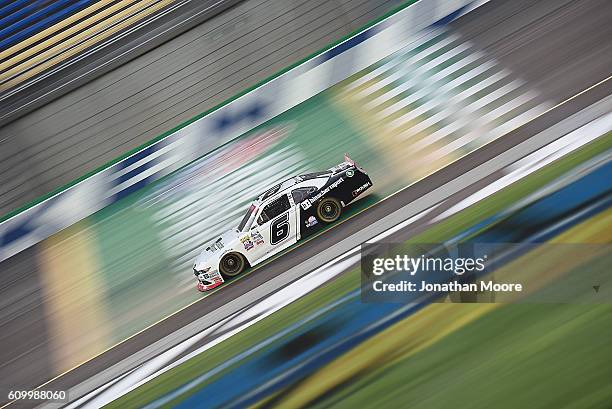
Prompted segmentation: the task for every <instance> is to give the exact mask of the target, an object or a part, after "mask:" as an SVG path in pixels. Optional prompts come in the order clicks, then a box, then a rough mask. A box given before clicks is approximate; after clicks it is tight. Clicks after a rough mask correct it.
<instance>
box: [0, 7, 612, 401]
mask: <svg viewBox="0 0 612 409" xmlns="http://www.w3.org/2000/svg"><path fill="white" fill-rule="evenodd" d="M610 21H612V5H611V3H610V2H609V1H605V0H578V1H566V0H563V1H559V0H544V1H534V0H520V1H513V2H505V1H502V0H493V1H469V0H453V1H446V0H420V1H408V2H403V1H399V0H397V1H382V0H365V1H363V0H330V1H324V0H309V1H280V0H278V1H276V0H263V1H260V0H242V1H240V0H221V1H208V0H205V1H195V0H99V1H89V0H80V1H72V0H33V1H27V0H16V1H2V0H0V101H1V103H0V126H1V128H0V214H1V215H2V216H3V217H2V218H0V274H1V278H0V343H1V344H0V345H2V348H0V379H1V380H2V381H0V391H1V392H2V394H5V390H6V391H8V390H12V389H20V390H28V389H32V388H34V387H37V386H40V385H42V384H45V383H46V382H49V381H51V383H49V384H48V387H55V388H56V389H59V388H63V389H70V391H71V392H72V393H73V394H72V397H73V399H72V400H73V406H72V407H79V406H91V407H99V406H102V405H103V404H106V403H109V402H111V401H114V400H115V399H117V398H120V399H122V400H119V401H114V405H116V406H117V407H140V406H144V405H146V404H152V406H153V407H157V406H162V405H165V404H171V405H172V406H174V405H183V406H184V407H193V406H196V405H198V404H201V403H202V402H206V406H209V407H216V406H223V407H230V406H235V407H243V406H245V405H256V406H262V407H265V406H286V407H298V406H317V405H318V406H322V407H323V406H325V407H327V406H349V405H351V406H356V405H357V406H359V407H361V406H377V407H380V406H381V405H385V404H386V405H387V406H390V407H398V406H406V405H407V404H408V403H410V405H411V406H422V407H441V406H443V405H444V406H446V405H449V404H454V403H457V404H459V405H460V406H467V407H491V406H492V405H495V406H507V407H517V405H521V406H528V407H536V406H538V407H572V406H575V407H587V406H588V407H606V404H607V402H610V401H611V400H612V389H611V388H610V387H609V381H607V380H609V379H612V372H611V370H610V368H609V365H607V362H609V361H610V358H611V357H612V349H611V347H610V345H612V342H611V341H612V332H611V331H610V326H609V325H608V324H609V322H610V319H611V318H612V310H611V309H610V304H609V303H610V301H611V298H610V297H609V292H608V291H610V290H609V289H610V284H612V283H611V282H610V281H609V280H610V276H609V272H608V274H606V273H605V271H606V268H605V266H606V265H608V261H609V260H608V259H609V257H610V252H609V245H610V243H611V241H612V236H611V233H610V232H611V231H612V230H611V229H610V224H611V213H610V209H609V207H610V199H611V197H612V196H611V195H610V182H609V181H610V180H612V178H611V177H610V176H611V172H610V163H609V161H610V155H611V153H612V151H611V148H612V137H611V134H610V130H612V119H611V117H610V107H611V106H612V102H611V100H610V98H609V95H610V91H611V88H610V83H609V81H608V79H609V76H610V71H611V69H610V67H612V41H611V39H612V26H611V25H610ZM523 143H525V144H527V143H529V144H531V145H529V146H532V145H533V146H532V147H531V148H529V149H530V150H529V151H527V150H525V149H526V148H525V149H522V150H521V151H520V153H516V154H515V153H512V152H514V150H513V149H512V148H513V147H518V146H519V145H521V144H523ZM536 145H537V146H536ZM521 146H523V145H521ZM524 146H527V145H524ZM345 152H349V153H350V155H351V157H353V158H354V159H356V160H357V162H358V163H359V164H360V165H362V166H363V167H364V168H365V169H367V170H368V172H369V173H370V175H371V177H372V180H373V181H374V184H375V190H374V192H373V194H371V195H370V196H368V197H367V198H366V199H364V200H363V201H360V202H358V204H357V205H356V206H355V207H354V208H352V209H350V210H349V214H347V216H351V220H350V221H348V222H346V223H343V224H342V225H340V226H338V228H335V227H334V228H332V229H331V231H329V232H327V233H326V234H325V235H322V236H321V237H317V238H315V239H314V240H313V241H311V242H309V243H307V244H305V245H304V246H301V247H299V248H296V249H294V250H293V251H291V252H289V253H288V254H286V255H285V256H284V257H283V259H284V260H277V261H274V262H272V263H270V264H269V265H266V266H264V267H262V268H261V269H260V270H258V271H257V272H254V273H255V274H249V275H246V276H245V277H244V278H241V279H239V280H237V281H236V282H235V283H234V282H232V283H228V284H227V285H226V286H224V288H222V289H221V291H218V292H215V293H212V294H207V295H202V294H199V293H197V292H196V291H195V288H194V279H193V274H192V271H191V262H192V260H193V258H194V257H195V255H197V254H198V252H199V251H200V250H201V247H202V244H203V243H205V242H207V241H209V240H210V239H212V238H214V237H216V235H218V234H219V233H220V232H221V231H223V230H226V229H227V228H228V227H230V226H232V225H234V224H237V220H238V219H239V218H240V217H241V215H242V212H243V211H244V209H245V208H246V204H247V203H248V202H249V201H250V200H251V199H252V198H253V197H254V196H256V195H257V194H258V193H260V192H261V191H262V190H264V189H265V187H266V186H268V185H271V184H274V183H275V182H277V181H279V180H282V179H284V178H287V177H290V176H293V175H295V174H299V173H303V172H310V171H316V170H322V169H326V168H328V167H330V166H333V165H335V164H336V163H338V162H339V161H340V160H341V158H342V155H343V154H344V153H345ZM505 152H506V153H505ZM516 152H518V150H517V151H516ZM510 153H512V155H513V156H512V159H511V160H509V159H502V157H504V158H505V156H504V155H506V154H510ZM528 154H531V156H530V155H528ZM488 162H491V163H495V164H496V168H495V169H493V170H489V171H487V172H486V173H484V172H477V174H478V176H474V175H473V173H470V171H472V170H475V169H477V168H478V167H479V166H480V165H483V164H485V163H488ZM478 169H479V168H478ZM461 178H464V179H466V181H467V182H466V186H465V187H464V188H462V189H460V190H458V191H451V188H449V187H447V188H445V189H442V193H440V195H441V196H439V197H437V199H435V200H433V199H432V200H433V201H431V203H429V204H428V206H427V207H426V208H425V209H424V211H426V214H424V215H421V216H419V219H418V224H413V223H416V222H417V220H416V219H415V220H412V221H410V220H411V217H412V216H414V214H413V213H411V212H412V210H410V209H409V207H408V205H410V204H411V203H412V204H414V203H416V202H417V201H418V199H420V198H426V197H428V196H427V194H429V193H431V192H434V190H436V189H437V188H440V187H443V186H447V185H446V183H449V182H450V181H452V180H455V179H456V180H460V179H461ZM461 180H463V179H461ZM398 192H400V193H398ZM393 214H395V215H398V216H397V217H400V219H398V220H397V225H398V226H400V227H397V229H396V230H393V234H394V235H395V236H393V238H394V239H395V241H396V242H398V243H419V242H421V243H425V242H428V243H453V242H466V241H467V242H469V241H472V242H488V243H532V244H533V243H538V244H542V243H546V245H544V244H542V246H535V247H530V248H529V250H523V251H522V252H518V253H517V254H515V255H514V256H513V257H512V258H511V260H509V262H508V265H506V266H505V267H504V268H505V269H506V270H503V269H501V270H500V271H497V272H496V277H506V276H508V277H512V276H513V274H516V273H515V272H516V271H522V272H523V276H522V277H523V279H525V280H532V281H530V282H533V283H534V287H533V288H534V289H533V291H530V294H528V295H526V296H532V297H534V298H533V299H531V301H532V302H526V303H521V304H520V305H513V304H509V303H499V302H498V303H485V304H448V303H443V304H440V303H438V304H436V303H433V304H432V303H431V302H419V303H415V304H414V305H413V304H409V305H388V304H364V303H362V302H361V300H360V298H359V291H358V288H359V274H358V271H359V268H358V267H359V266H358V261H357V262H356V261H355V260H352V259H350V260H352V261H347V260H348V259H347V260H344V259H343V260H341V261H343V262H342V263H340V262H335V263H331V265H332V266H335V267H330V268H331V269H332V270H333V271H334V273H333V275H332V276H329V277H328V278H327V279H325V280H323V281H322V282H321V283H320V284H321V285H320V286H313V287H312V288H311V287H309V286H308V285H307V284H304V283H303V282H300V283H301V284H300V285H299V286H298V287H297V288H298V290H295V291H296V294H297V293H299V296H295V297H294V298H290V299H286V300H285V299H283V300H284V301H282V302H280V301H275V302H278V303H279V305H281V304H282V305H283V306H285V305H287V304H288V305H287V306H286V307H284V308H282V309H280V307H279V309H278V310H277V309H274V311H276V312H275V313H274V314H271V315H270V316H267V317H266V318H265V319H262V320H261V321H258V320H259V319H258V320H254V322H253V325H252V326H249V327H248V328H246V329H244V330H241V331H240V332H238V333H237V334H236V335H233V336H232V337H229V338H227V339H225V338H223V337H221V338H222V339H221V338H219V337H220V335H219V334H214V335H211V334H209V333H206V332H205V331H206V330H209V329H210V328H212V327H213V326H214V325H217V324H218V323H221V322H223V320H224V319H229V318H232V319H235V318H236V317H237V315H235V314H240V313H242V314H245V311H244V310H243V309H242V307H244V306H246V305H249V306H251V307H252V306H253V305H257V304H259V305H260V306H263V305H265V302H266V300H273V297H275V296H276V297H280V295H279V294H281V289H282V288H284V286H285V285H289V284H290V283H292V282H293V283H294V284H295V283H296V282H297V281H295V280H296V279H297V278H300V279H306V278H308V277H313V274H312V272H313V271H315V267H316V268H318V267H321V266H322V265H324V264H325V263H327V262H328V261H330V260H332V259H333V258H332V257H331V256H330V257H329V258H326V257H327V256H326V255H324V254H327V253H323V251H324V250H325V249H337V250H338V251H340V247H341V244H342V243H341V240H343V239H351V238H352V237H354V235H357V234H358V233H360V232H361V233H362V234H363V235H365V236H364V238H363V239H362V240H361V241H354V240H353V241H352V246H358V245H360V244H361V243H362V242H364V241H366V240H368V239H372V238H373V237H374V236H375V235H374V234H370V231H371V226H381V227H380V229H382V221H383V219H384V218H385V217H386V216H390V215H393ZM400 221H401V222H403V223H404V224H399V222H400ZM369 229H370V230H369ZM387 230H388V229H387ZM387 230H385V231H387ZM388 231H391V230H388ZM389 234H391V233H389ZM368 235H369V236H368ZM360 237H361V236H360ZM558 243H564V244H576V243H579V244H581V245H586V244H588V245H593V246H594V247H589V248H590V249H591V251H585V252H584V253H581V251H580V250H579V249H580V247H577V248H572V249H571V250H566V252H565V254H563V253H564V252H560V251H559V250H558V247H555V246H554V244H558ZM547 246H549V247H547ZM598 246H600V247H598ZM572 252H573V253H572ZM330 254H331V253H330ZM339 254H340V253H339ZM567 254H576V256H575V257H573V258H575V259H576V260H578V261H579V262H578V261H576V263H573V264H571V263H567V264H564V265H561V264H560V262H559V260H560V259H562V258H563V257H566V256H567ZM536 257H537V258H538V259H542V260H550V261H549V262H547V263H541V264H537V265H532V264H531V263H530V262H529V260H533V259H534V258H536ZM309 260H310V264H308V265H307V266H306V265H305V264H306V262H308V261H309ZM326 265H327V264H326ZM294 269H297V270H299V271H300V272H299V276H298V275H296V276H292V275H291V277H292V278H291V279H289V278H287V281H285V282H283V284H282V285H281V284H270V283H272V282H273V279H274V278H275V277H290V274H289V273H290V272H291V271H293V270H294ZM332 270H330V271H332ZM585 271H587V272H588V279H585V278H584V275H585V274H586V273H585ZM581 274H582V275H583V276H582V280H581V278H580V277H581ZM313 280H315V279H314V278H313V279H312V280H311V282H315V281H316V280H315V281H313ZM581 281H582V282H581ZM561 283H564V284H561ZM577 283H580V284H577ZM266 285H271V286H272V287H273V288H271V289H270V290H269V291H268V290H264V288H266ZM555 285H557V286H563V285H565V286H569V287H571V288H572V289H573V292H570V295H567V294H566V295H565V298H563V299H554V298H553V301H552V302H551V301H548V302H546V303H542V302H541V301H538V300H541V298H538V297H539V295H542V294H541V293H539V292H542V291H543V292H546V291H548V290H547V289H549V290H550V288H553V287H554V286H555ZM594 285H595V286H597V287H598V289H597V291H594V289H593V286H594ZM600 290H601V293H600ZM263 291H267V292H265V293H263ZM595 293H596V294H599V295H598V297H599V298H598V299H596V300H593V299H592V297H593V294H595ZM275 294H276V295H275ZM202 298H205V299H204V300H202ZM544 298H546V297H544ZM199 300H202V301H200V302H198V301H199ZM287 300H289V301H287ZM296 300H297V301H296ZM549 300H550V298H549ZM573 300H581V302H579V303H575V304H574V303H573ZM235 301H241V302H242V301H244V304H241V305H242V307H241V308H238V307H235V308H234V307H233V305H234V304H233V303H234V302H235ZM523 301H524V300H523ZM236 305H237V304H236ZM230 307H231V308H230ZM179 310H180V311H181V312H180V313H179V314H175V313H176V312H177V311H179ZM270 311H272V310H270ZM209 314H210V315H209ZM267 314H270V312H267V313H266V314H265V315H267ZM170 315H172V317H171V318H169V319H166V320H164V321H163V322H161V323H160V320H162V319H164V318H165V317H168V316H170ZM209 316H210V317H211V318H210V319H207V320H206V321H205V322H202V321H199V320H198V319H199V318H200V317H209ZM238 316H239V315H238ZM246 316H247V317H248V316H249V315H248V314H247V315H246ZM262 316H263V315H262ZM357 318H358V319H357ZM255 321H258V322H256V323H255ZM192 323H193V324H194V325H192V326H190V324H192ZM188 328H189V329H188ZM241 328H242V327H241ZM181 331H182V332H181ZM213 332H214V331H213ZM196 333H200V334H202V338H199V339H198V340H197V341H194V342H192V343H191V344H189V345H184V346H181V345H183V344H182V343H183V342H184V341H186V340H188V339H189V337H190V336H192V335H193V334H196ZM165 337H169V338H165ZM127 339H129V340H130V341H129V342H124V341H125V340H127ZM166 339H169V341H168V342H166V343H164V342H161V341H162V340H166ZM214 340H217V341H214ZM158 341H159V342H160V343H161V344H163V345H159V344H156V342H158ZM213 341H214V342H213ZM154 345H157V346H155V348H153V346H154ZM147 348H153V349H147ZM173 350H176V351H178V352H176V353H174V352H172V351H173ZM139 354H140V355H139ZM163 354H166V355H164V356H168V357H169V358H167V359H166V358H164V359H161V360H162V361H163V364H155V365H153V364H151V365H150V367H151V368H152V369H151V370H149V371H147V370H142V371H141V369H142V368H143V365H144V366H145V367H146V365H145V364H147V363H149V364H150V362H149V360H151V359H153V358H154V357H157V358H160V357H161V356H162V355H163ZM131 355H134V356H137V358H134V359H133V360H132V361H129V362H128V361H126V360H127V358H128V357H129V356H131ZM183 361H186V363H185V364H183V365H179V364H180V363H182V362H183ZM84 362H86V364H85V365H82V363H84ZM133 371H134V372H133ZM120 377H122V378H121V379H122V380H121V381H120V382H119V381H118V380H119V379H120ZM244 379H249V380H250V381H249V382H242V381H239V380H244ZM145 380H147V381H149V380H150V382H148V383H145ZM114 382H117V383H116V384H115V383H114ZM238 383H239V384H240V387H236V385H237V384H238ZM142 384H144V385H142ZM110 385H114V386H112V387H111V386H110ZM216 391H227V393H222V394H221V393H218V392H216ZM128 392H129V393H128ZM88 394H89V395H88ZM5 398H6V396H4V397H3V398H2V399H0V402H5V401H6V399H5ZM79 398H80V400H78V401H77V399H79ZM74 401H77V402H76V403H75V402H74Z"/></svg>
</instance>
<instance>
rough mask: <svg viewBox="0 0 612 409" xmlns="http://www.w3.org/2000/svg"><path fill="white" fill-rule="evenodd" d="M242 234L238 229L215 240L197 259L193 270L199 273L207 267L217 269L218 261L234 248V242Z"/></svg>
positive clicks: (205, 247)
mask: <svg viewBox="0 0 612 409" xmlns="http://www.w3.org/2000/svg"><path fill="white" fill-rule="evenodd" d="M239 235H240V232H239V231H238V230H236V229H233V230H228V231H226V232H225V233H223V234H222V235H220V236H218V237H217V238H215V239H214V240H211V241H210V242H208V243H206V244H205V245H204V250H202V252H201V253H200V254H199V255H198V257H196V259H195V261H194V264H193V268H195V269H196V270H198V271H201V270H203V269H205V268H206V267H215V268H216V265H215V264H216V263H215V262H216V261H218V259H219V258H220V257H221V255H223V254H225V253H226V252H227V251H228V250H230V249H231V248H232V245H233V244H234V241H236V240H237V239H238V237H239Z"/></svg>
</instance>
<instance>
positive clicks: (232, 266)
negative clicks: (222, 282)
mask: <svg viewBox="0 0 612 409" xmlns="http://www.w3.org/2000/svg"><path fill="white" fill-rule="evenodd" d="M245 267H246V262H245V260H244V257H243V256H242V254H240V253H229V254H226V255H225V256H223V258H222V259H221V262H220V263H219V271H220V272H221V274H222V275H223V277H224V278H231V277H235V276H237V275H238V274H240V273H242V272H243V271H244V268H245Z"/></svg>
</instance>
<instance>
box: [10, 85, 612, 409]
mask: <svg viewBox="0 0 612 409" xmlns="http://www.w3.org/2000/svg"><path fill="white" fill-rule="evenodd" d="M610 79H612V75H610V76H608V77H607V78H605V79H603V80H601V81H599V82H597V83H595V84H593V85H591V86H589V87H587V88H585V89H583V90H582V91H579V92H577V93H576V94H574V95H572V96H571V97H568V98H566V99H564V100H563V101H561V102H559V103H558V104H556V105H555V106H553V107H551V108H549V109H547V110H546V111H544V112H542V113H541V114H539V115H537V116H536V117H534V118H533V119H531V120H530V121H528V122H526V123H525V124H523V125H521V126H525V125H526V124H528V123H531V122H533V121H535V120H536V119H538V118H540V117H542V116H544V115H546V114H547V113H548V112H551V111H552V110H554V109H556V108H559V107H561V106H563V105H565V104H567V103H568V102H570V101H572V100H574V99H575V98H578V97H579V96H580V95H582V94H584V93H586V92H589V91H590V90H592V89H594V88H596V87H598V86H600V85H602V84H605V83H606V82H608V81H609V80H610ZM518 128H520V126H516V127H514V128H512V129H510V130H509V131H508V133H510V132H512V131H514V130H515V129H518ZM506 135H507V133H506ZM500 138H503V136H501V137H500ZM498 139H499V138H497V139H494V140H492V141H490V142H487V143H486V144H484V145H482V146H480V147H479V148H478V149H476V150H474V151H472V152H476V151H478V150H480V149H482V148H484V147H485V146H488V145H489V144H491V143H493V142H494V141H496V140H498ZM472 152H468V153H466V154H465V155H462V156H460V157H458V158H456V159H455V160H453V161H452V162H451V163H449V164H447V165H446V166H444V167H447V166H449V165H451V164H453V163H455V162H457V161H459V160H461V159H463V158H464V157H466V156H467V155H469V154H470V153H472ZM439 170H440V169H438V170H437V171H439ZM437 171H436V172H437ZM433 173H435V172H432V174H433ZM429 176H431V174H430V175H426V176H423V177H422V178H420V179H418V180H415V181H414V182H413V183H410V184H408V185H406V186H404V187H402V188H400V189H398V190H397V191H395V192H393V193H391V194H390V195H388V196H386V197H385V198H384V199H382V200H380V201H379V202H376V203H373V204H371V205H370V206H368V207H366V208H365V209H363V210H361V211H359V212H357V213H355V214H353V215H351V216H350V217H348V218H346V219H343V220H340V221H339V222H338V223H337V224H336V225H334V226H332V227H331V228H330V229H326V230H324V231H323V232H321V233H319V234H315V235H313V236H311V237H309V238H308V239H305V240H304V241H301V242H297V244H295V245H294V247H291V248H290V249H288V251H287V252H291V251H294V250H295V249H297V248H299V247H301V246H303V245H304V244H306V243H308V242H310V241H311V240H314V239H316V238H317V237H319V236H320V235H321V234H324V233H326V232H328V231H330V230H333V229H334V228H336V227H337V226H339V225H341V224H342V223H345V222H347V221H349V220H351V219H352V218H353V217H356V216H358V215H360V214H362V213H363V212H365V211H367V210H368V209H370V208H371V207H373V206H376V205H377V204H379V203H381V202H383V201H385V200H388V199H390V198H391V197H393V196H395V195H398V194H399V193H401V192H402V191H404V190H406V189H408V188H409V187H411V186H414V185H415V184H417V183H419V182H421V181H423V179H425V178H426V177H429ZM286 254H287V253H285V252H281V254H278V255H277V256H273V257H270V258H269V259H268V260H266V261H264V262H263V263H262V264H260V265H259V266H257V267H255V268H253V269H252V270H251V271H248V272H247V274H243V275H240V276H238V277H236V279H235V280H234V281H233V282H236V281H238V280H240V279H243V278H245V277H248V276H249V275H251V274H252V273H254V272H255V271H257V270H259V269H261V268H263V267H265V266H266V265H268V264H270V263H271V262H273V261H274V260H276V259H277V258H279V257H282V256H285V255H286ZM225 287H227V286H222V287H218V288H217V289H215V290H213V291H211V292H210V293H208V294H207V295H206V296H204V297H202V298H198V299H197V300H195V301H192V302H190V303H189V304H187V305H185V306H184V307H181V308H179V309H178V310H177V311H175V312H173V313H171V314H168V315H167V316H166V317H164V318H160V319H159V320H157V321H155V322H154V323H152V324H150V325H148V326H146V327H145V328H143V329H141V330H140V331H138V332H136V333H135V334H132V335H130V336H129V337H127V338H125V339H124V340H121V341H119V342H117V343H115V344H114V345H112V346H110V347H108V348H106V349H105V350H103V351H101V352H100V353H98V354H96V355H94V356H92V357H91V358H89V359H86V360H84V361H83V362H81V363H80V364H77V365H75V366H74V367H72V368H70V369H68V370H66V371H64V372H62V373H60V374H59V375H56V376H54V377H53V378H51V379H49V380H48V381H46V382H44V383H42V384H40V385H39V386H37V387H35V388H33V390H39V389H40V388H43V387H44V386H46V385H48V384H50V383H51V382H53V381H55V380H57V379H59V378H61V377H62V376H64V375H66V374H67V373H69V372H72V371H74V370H75V369H77V368H78V367H80V366H83V365H85V364H86V363H87V362H90V361H92V360H94V359H96V358H97V357H99V356H100V355H102V354H104V353H106V352H108V351H110V350H111V349H114V348H116V347H117V346H119V345H121V344H124V343H126V342H127V341H129V340H130V339H132V338H135V337H137V336H138V335H139V334H142V333H143V332H145V331H146V330H148V329H150V328H152V327H154V326H156V325H158V324H159V323H161V322H163V321H165V320H167V319H169V318H171V317H173V316H175V315H177V314H179V313H180V312H181V311H183V310H186V309H187V308H189V307H191V306H193V305H195V304H197V303H199V302H201V301H203V300H206V299H207V298H208V297H210V296H211V295H213V294H215V293H216V292H218V291H221V289H223V288H225ZM73 386H74V385H73ZM13 402H15V401H11V402H9V403H7V404H6V405H4V406H1V407H0V409H3V408H5V407H7V406H9V405H10V404H11V403H13Z"/></svg>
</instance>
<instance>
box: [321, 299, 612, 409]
mask: <svg viewBox="0 0 612 409" xmlns="http://www.w3.org/2000/svg"><path fill="white" fill-rule="evenodd" d="M610 322H612V305H609V304H601V305H567V304H565V305H564V304H554V305H551V304H549V305H542V304H541V305H519V304H508V305H505V306H503V307H501V308H498V309H496V310H493V311H492V312H490V313H488V314H486V315H484V316H483V317H481V318H480V319H478V320H476V321H473V322H471V323H469V324H467V325H465V326H463V327H462V328H460V329H459V330H457V331H455V332H452V333H451V334H450V335H448V336H446V337H444V338H442V339H441V340H440V341H438V342H437V343H435V344H434V345H432V346H431V347H429V348H427V349H426V350H424V351H421V352H420V353H417V354H415V355H413V356H410V357H408V358H407V359H404V360H401V361H399V362H397V363H395V364H394V365H392V366H391V367H389V368H385V369H384V371H378V372H374V373H371V374H370V375H369V376H365V377H363V378H361V379H359V380H355V381H354V382H353V383H351V385H350V387H348V388H346V389H345V390H343V391H342V394H341V395H342V396H341V397H342V399H339V396H335V397H336V398H338V399H333V398H332V397H330V398H328V399H325V400H323V401H321V402H320V403H319V405H316V406H313V407H329V405H330V404H333V405H334V407H336V408H347V409H349V408H351V409H352V408H355V407H359V408H367V407H372V408H374V407H376V408H380V407H385V408H399V407H406V406H407V405H408V406H409V407H411V408H413V409H418V408H473V409H476V408H483V409H484V408H487V409H488V408H499V409H501V408H508V409H516V408H561V407H563V408H576V409H578V408H609V407H610V406H609V403H610V402H612V386H611V384H610V380H612V366H610V361H611V359H612V325H610Z"/></svg>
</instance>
